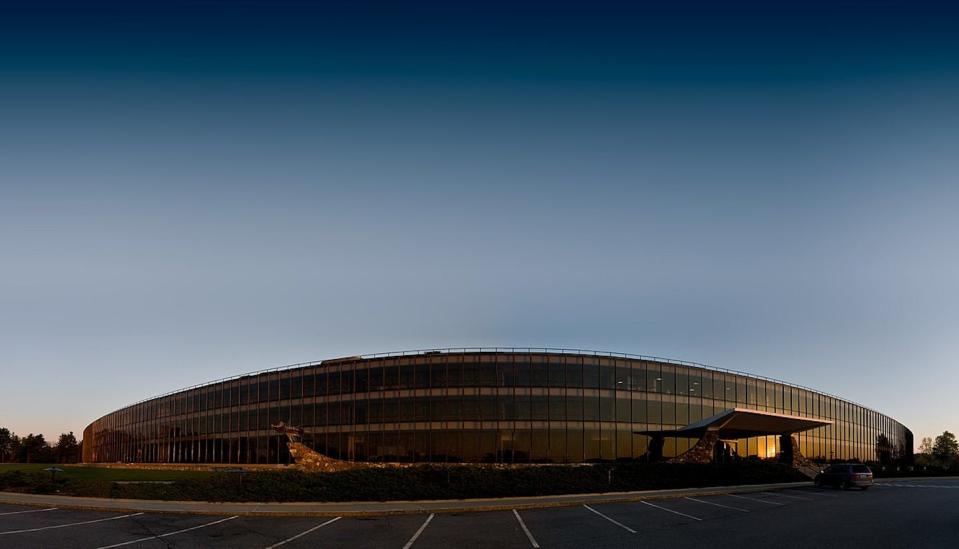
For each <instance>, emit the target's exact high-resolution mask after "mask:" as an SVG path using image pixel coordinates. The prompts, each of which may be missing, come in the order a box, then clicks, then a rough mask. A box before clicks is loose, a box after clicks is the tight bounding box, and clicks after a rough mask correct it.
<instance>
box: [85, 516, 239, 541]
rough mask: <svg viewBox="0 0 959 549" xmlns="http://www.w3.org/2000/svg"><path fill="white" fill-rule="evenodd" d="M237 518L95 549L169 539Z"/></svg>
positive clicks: (233, 517)
mask: <svg viewBox="0 0 959 549" xmlns="http://www.w3.org/2000/svg"><path fill="white" fill-rule="evenodd" d="M141 514H142V513H141ZM238 517H239V515H234V516H232V517H228V518H225V519H220V520H215V521H213V522H208V523H206V524H200V525H199V526H193V527H192V528H184V529H183V530H176V531H175V532H167V533H166V534H159V535H156V536H148V537H145V538H140V539H134V540H130V541H124V542H123V543H114V544H113V545H104V546H102V547H97V549H113V548H114V547H123V546H126V545H133V544H134V543H142V542H144V541H150V540H154V539H160V538H165V537H169V536H172V535H175V534H182V533H184V532H189V531H191V530H199V529H200V528H206V527H207V526H213V525H214V524H220V523H221V522H226V521H228V520H233V519H235V518H238Z"/></svg>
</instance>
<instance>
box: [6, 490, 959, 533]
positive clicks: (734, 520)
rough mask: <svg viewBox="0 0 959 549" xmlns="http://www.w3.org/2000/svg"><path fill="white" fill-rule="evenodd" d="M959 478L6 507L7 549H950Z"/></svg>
mask: <svg viewBox="0 0 959 549" xmlns="http://www.w3.org/2000/svg"><path fill="white" fill-rule="evenodd" d="M957 543H959V480H957V479H924V480H909V481H886V482H882V483H880V484H877V485H876V486H874V487H873V488H872V489H870V490H868V491H865V492H863V491H858V490H854V491H848V492H846V491H841V490H835V489H818V488H815V487H812V486H809V487H801V488H789V489H783V490H774V491H768V492H758V493H746V494H720V495H710V496H698V497H681V498H673V499H652V500H645V501H637V502H631V503H617V504H596V505H588V506H587V505H580V506H572V507H561V508H548V509H533V510H516V511H512V510H511V511H496V512H477V513H459V514H455V513H453V514H435V515H434V514H422V515H394V516H382V517H369V518H349V517H297V518H292V517H291V518H266V517H244V516H222V517H215V516H199V515H197V516H193V515H179V514H157V513H116V512H114V513H108V512H97V511H75V510H65V509H54V508H32V507H25V506H16V505H3V504H0V547H37V548H51V547H58V548H59V547H78V548H84V549H93V548H104V549H105V548H114V547H134V548H141V547H142V548H157V547H230V548H246V547H251V548H260V549H263V548H272V547H290V548H294V547H316V546H322V547H389V548H396V549H401V548H405V549H412V548H430V547H433V548H438V547H444V548H446V547H456V548H460V547H496V548H497V549H506V548H530V547H533V548H535V547H589V548H590V549H598V548H602V547H628V546H644V547H649V546H652V547H665V546H670V547H737V548H741V547H743V546H744V544H750V545H751V544H757V545H758V544H762V545H765V546H772V547H862V546H869V547H954V546H956V544H957Z"/></svg>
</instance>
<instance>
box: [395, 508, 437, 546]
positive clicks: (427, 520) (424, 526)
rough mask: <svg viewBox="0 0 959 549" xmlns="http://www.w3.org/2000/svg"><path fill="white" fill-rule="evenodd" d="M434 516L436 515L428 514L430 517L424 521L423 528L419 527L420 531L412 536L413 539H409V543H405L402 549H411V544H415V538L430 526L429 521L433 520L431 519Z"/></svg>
mask: <svg viewBox="0 0 959 549" xmlns="http://www.w3.org/2000/svg"><path fill="white" fill-rule="evenodd" d="M435 516H436V513H430V516H428V517H426V521H425V522H424V523H423V526H420V529H419V530H417V531H416V533H415V534H413V537H411V538H410V541H408V542H406V545H404V546H403V549H410V547H413V543H415V542H416V538H418V537H420V534H422V533H423V530H426V527H427V526H429V525H430V521H431V520H433V517H435Z"/></svg>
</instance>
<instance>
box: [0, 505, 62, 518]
mask: <svg viewBox="0 0 959 549" xmlns="http://www.w3.org/2000/svg"><path fill="white" fill-rule="evenodd" d="M56 510H57V508H56V507H51V508H49V509H27V510H26V511H10V512H8V513H0V517H2V516H6V515H22V514H24V513H41V512H43V511H56Z"/></svg>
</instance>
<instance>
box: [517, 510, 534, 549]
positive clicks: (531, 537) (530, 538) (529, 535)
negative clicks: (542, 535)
mask: <svg viewBox="0 0 959 549" xmlns="http://www.w3.org/2000/svg"><path fill="white" fill-rule="evenodd" d="M513 514H514V515H516V520H518V521H519V525H520V526H521V527H522V528H523V531H524V532H526V537H527V538H529V544H530V545H532V546H533V549H539V544H538V543H536V538H534V537H533V534H532V533H530V531H529V528H527V527H526V523H525V522H523V517H521V516H519V513H518V512H517V511H516V509H513Z"/></svg>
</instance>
